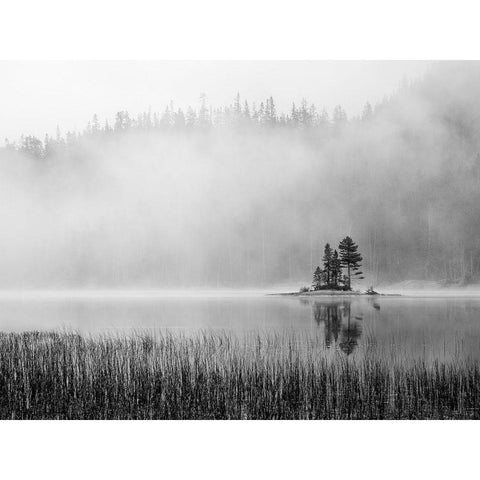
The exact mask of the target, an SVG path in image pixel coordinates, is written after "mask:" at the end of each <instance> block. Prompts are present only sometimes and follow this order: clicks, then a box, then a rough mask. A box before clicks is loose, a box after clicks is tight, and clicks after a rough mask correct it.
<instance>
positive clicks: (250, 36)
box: [0, 0, 479, 60]
mask: <svg viewBox="0 0 480 480" xmlns="http://www.w3.org/2000/svg"><path fill="white" fill-rule="evenodd" d="M476 4H478V2H476V1H474V0H456V1H455V2H453V1H452V0H448V1H446V0H402V1H393V0H363V1H358V0H335V1H332V0H296V1H286V0H275V1H272V0H243V1H242V2H239V1H238V2H234V1H231V0H202V1H198V0H175V1H167V0H136V1H135V2H132V1H126V0H81V1H80V0H76V1H73V0H43V1H41V2H39V1H37V0H3V1H2V4H1V9H0V59H60V60H62V59H134V60H135V59H138V60H148V59H176V60H183V59H210V60H217V59H231V60H234V59H249V60H252V59H260V60H264V59H270V60H277V59H297V60H310V59H346V60H350V59H360V60H368V59H376V60H383V59H397V60H398V59H410V60H415V59H432V60H435V59H477V58H478V57H479V48H478V45H479V42H478V36H479V34H478V31H479V29H478V18H479V16H478V7H477V5H476Z"/></svg>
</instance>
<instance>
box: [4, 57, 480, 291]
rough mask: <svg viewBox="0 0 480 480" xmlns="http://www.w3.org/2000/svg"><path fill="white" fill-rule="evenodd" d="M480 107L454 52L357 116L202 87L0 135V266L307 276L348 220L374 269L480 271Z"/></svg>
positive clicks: (138, 276) (63, 277)
mask: <svg viewBox="0 0 480 480" xmlns="http://www.w3.org/2000/svg"><path fill="white" fill-rule="evenodd" d="M352 81H354V80H353V79H352ZM479 111H480V71H479V68H478V67H475V66H471V65H468V66H461V65H453V66H452V65H449V66H448V67H442V68H438V69H434V70H432V72H431V73H429V74H428V75H427V76H426V77H425V78H424V79H422V80H421V81H418V82H416V83H414V84H405V85H402V86H401V87H400V88H399V89H398V91H396V92H395V93H393V94H392V96H391V97H390V98H386V99H384V100H383V101H382V102H380V103H378V104H377V105H375V106H373V107H372V106H371V105H370V104H368V103H367V104H366V106H365V108H364V110H363V113H362V114H361V115H360V116H356V117H350V118H348V117H347V113H346V112H345V111H344V110H343V109H342V107H340V106H337V107H336V108H335V109H334V111H333V112H330V113H327V112H326V111H325V110H324V109H321V108H317V107H316V106H314V105H311V104H309V103H308V102H307V101H302V102H301V103H300V104H299V105H295V104H294V105H292V107H291V110H290V111H289V112H280V111H278V110H277V108H276V104H275V100H274V99H273V98H269V99H267V100H265V101H264V102H261V103H258V104H254V103H250V102H248V101H246V100H245V99H243V98H241V97H240V95H237V96H236V97H235V98H234V99H233V101H232V104H231V105H229V106H226V107H222V108H217V107H214V106H212V105H210V104H209V103H208V98H207V97H206V96H205V95H202V96H201V97H200V99H199V105H198V106H197V108H195V109H194V108H191V107H189V108H188V109H186V110H185V111H183V110H182V109H180V108H176V107H174V105H173V104H171V105H169V106H168V107H166V108H165V109H164V110H163V112H161V113H154V112H151V111H147V112H144V113H141V114H140V115H136V116H135V115H133V114H131V113H129V112H126V111H121V112H118V113H117V114H116V116H115V118H114V119H113V120H107V121H105V120H103V119H102V120H100V119H99V118H98V117H97V116H96V115H94V116H93V118H92V120H91V121H90V122H89V123H88V125H87V126H86V128H85V130H84V131H83V132H66V133H62V132H61V129H58V130H57V132H56V134H55V135H52V136H50V135H47V136H45V138H44V139H39V138H36V137H34V136H30V135H26V136H22V137H21V138H20V139H18V140H17V141H13V140H12V139H10V140H7V141H6V144H5V147H4V148H1V149H0V169H1V172H2V177H3V179H2V182H3V183H2V184H1V185H0V186H1V187H2V192H3V193H1V194H0V197H1V198H0V203H1V204H2V206H1V207H0V214H1V215H2V217H1V218H3V221H4V225H3V231H4V232H8V234H5V235H3V238H0V248H1V249H2V252H4V255H3V256H2V257H1V258H0V283H2V284H3V283H6V282H14V283H15V282H16V283H22V282H23V281H24V280H25V279H27V278H28V279H29V281H31V283H32V284H44V283H49V282H50V283H52V282H57V283H61V284H65V283H71V284H75V285H83V284H86V283H87V284H128V283H129V282H132V283H133V282H136V283H137V284H138V283H142V282H143V283H144V284H146V285H179V286H184V285H198V284H202V285H212V286H244V285H267V284H275V283H280V282H292V283H294V282H295V283H296V282H302V283H303V282H305V281H307V279H308V278H312V275H313V273H314V271H315V266H316V265H318V264H319V263H321V259H322V256H323V254H324V252H323V247H322V246H323V245H324V244H325V242H326V240H327V239H328V238H332V237H334V238H335V237H336V238H340V236H341V235H342V233H343V232H345V231H348V232H351V234H352V236H353V237H354V238H355V239H357V241H358V243H359V244H360V245H361V246H362V250H363V254H364V258H365V260H364V264H363V271H364V276H365V277H366V279H367V281H368V283H369V284H373V285H378V284H381V283H384V284H386V283H389V282H397V281H401V280H407V279H425V280H438V281H441V282H444V283H455V284H468V283H471V282H476V281H479V280H480V215H479V213H480V211H479V205H480V115H479V114H478V112H479ZM25 194H28V195H29V196H28V198H27V199H25V198H24V197H22V195H25ZM15 209H16V210H15ZM13 210H15V213H16V216H15V219H16V218H19V216H21V215H23V216H24V218H25V225H27V224H28V225H29V226H30V227H32V225H34V226H35V228H37V235H36V236H35V239H33V238H29V236H28V235H27V234H25V232H27V230H26V226H25V225H24V224H23V223H22V222H20V221H18V220H15V221H13V220H12V221H11V222H10V220H9V219H12V218H14V215H13V213H11V212H12V211H13ZM9 222H10V223H9ZM15 238H22V241H21V242H16V241H15V240H14V239H15ZM16 255H17V256H16ZM20 258H21V259H23V262H22V261H20V260H19V259H20ZM20 264H21V265H20Z"/></svg>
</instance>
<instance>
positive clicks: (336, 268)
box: [331, 250, 342, 287]
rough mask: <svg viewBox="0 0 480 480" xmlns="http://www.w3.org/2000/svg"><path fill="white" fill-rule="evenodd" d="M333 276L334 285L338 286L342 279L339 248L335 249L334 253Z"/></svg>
mask: <svg viewBox="0 0 480 480" xmlns="http://www.w3.org/2000/svg"><path fill="white" fill-rule="evenodd" d="M331 277H332V278H331V283H332V285H333V286H334V287H338V286H339V284H340V282H341V280H342V265H341V261H340V258H339V257H338V252H337V250H335V251H334V252H333V255H332V263H331Z"/></svg>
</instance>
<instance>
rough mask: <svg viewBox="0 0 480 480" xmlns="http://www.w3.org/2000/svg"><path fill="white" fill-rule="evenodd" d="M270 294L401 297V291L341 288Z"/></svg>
mask: <svg viewBox="0 0 480 480" xmlns="http://www.w3.org/2000/svg"><path fill="white" fill-rule="evenodd" d="M267 295H269V296H280V297H401V296H402V295H400V294H399V293H373V294H372V293H365V292H358V291H354V292H345V291H341V290H317V291H314V292H281V293H268V294H267Z"/></svg>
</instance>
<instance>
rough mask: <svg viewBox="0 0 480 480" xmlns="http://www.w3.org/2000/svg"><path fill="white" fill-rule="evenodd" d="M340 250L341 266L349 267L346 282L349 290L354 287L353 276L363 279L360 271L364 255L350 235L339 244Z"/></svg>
mask: <svg viewBox="0 0 480 480" xmlns="http://www.w3.org/2000/svg"><path fill="white" fill-rule="evenodd" d="M338 249H339V251H340V261H341V266H343V267H345V268H346V269H347V275H346V278H345V280H346V284H345V287H346V288H347V290H351V289H352V276H356V277H357V278H358V279H363V278H364V277H362V276H361V275H363V273H362V272H360V271H359V270H360V267H361V263H360V262H361V261H362V255H361V254H360V253H359V252H358V245H357V244H356V243H355V242H354V241H353V240H352V239H351V238H350V237H349V236H347V237H345V238H344V239H343V240H342V241H341V242H340V244H339V245H338Z"/></svg>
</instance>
